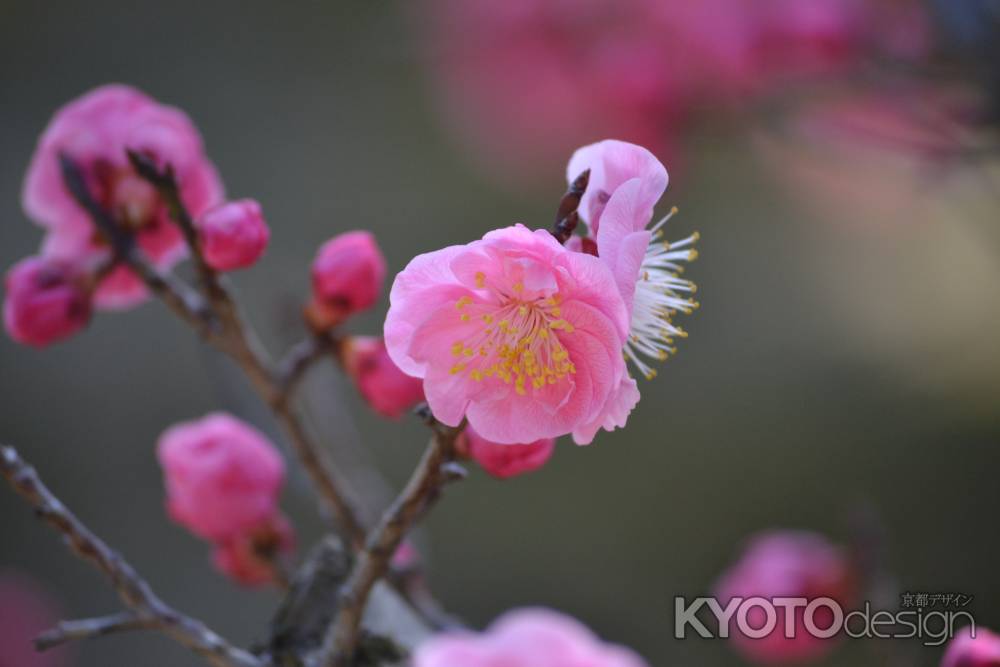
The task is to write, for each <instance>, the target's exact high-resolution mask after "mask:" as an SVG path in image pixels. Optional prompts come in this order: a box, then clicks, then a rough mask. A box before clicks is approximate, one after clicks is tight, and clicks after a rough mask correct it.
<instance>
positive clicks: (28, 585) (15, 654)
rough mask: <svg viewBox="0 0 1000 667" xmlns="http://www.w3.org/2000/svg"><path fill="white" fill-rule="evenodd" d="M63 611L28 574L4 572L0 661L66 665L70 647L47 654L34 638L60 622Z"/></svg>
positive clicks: (21, 666) (30, 666) (17, 666)
mask: <svg viewBox="0 0 1000 667" xmlns="http://www.w3.org/2000/svg"><path fill="white" fill-rule="evenodd" d="M61 616H62V612H61V611H60V609H59V605H58V604H57V603H56V601H55V600H54V599H53V598H52V596H51V594H49V593H48V592H47V591H45V590H43V589H42V588H40V587H39V585H38V583H36V582H35V581H34V580H33V579H31V578H29V577H27V576H26V575H23V574H20V573H15V572H11V571H7V572H0V664H3V665H9V666H10V667H62V666H63V665H67V664H69V660H68V651H67V649H66V647H57V648H54V649H51V650H47V651H45V652H44V653H42V652H39V651H37V650H36V649H35V647H34V645H33V644H32V640H33V639H35V637H37V636H38V635H40V634H41V633H42V632H44V631H45V630H49V629H51V628H52V627H53V626H55V625H56V624H57V623H58V622H59V619H60V617H61Z"/></svg>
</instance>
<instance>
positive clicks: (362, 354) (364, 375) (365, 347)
mask: <svg viewBox="0 0 1000 667" xmlns="http://www.w3.org/2000/svg"><path fill="white" fill-rule="evenodd" d="M344 367H345V368H346V369H347V372H348V374H349V375H350V376H351V378H352V379H353V380H354V384H355V385H356V386H357V388H358V391H359V392H360V393H361V396H363V397H364V399H365V401H367V402H368V404H369V405H370V406H371V407H372V409H373V410H375V412H377V413H379V414H380V415H383V416H385V417H389V418H391V419H398V418H399V417H400V416H401V415H402V414H403V413H404V412H406V411H407V410H409V409H410V408H412V407H413V406H414V405H416V404H417V403H419V402H420V401H422V400H424V387H423V382H422V381H421V380H420V379H419V378H415V377H411V376H409V375H407V374H406V373H404V372H403V371H401V370H399V367H398V366H396V364H395V362H393V360H392V359H391V358H390V357H389V353H388V351H387V350H386V348H385V341H384V340H382V339H381V338H376V337H374V336H355V337H353V338H350V339H349V340H348V341H347V343H346V344H345V346H344Z"/></svg>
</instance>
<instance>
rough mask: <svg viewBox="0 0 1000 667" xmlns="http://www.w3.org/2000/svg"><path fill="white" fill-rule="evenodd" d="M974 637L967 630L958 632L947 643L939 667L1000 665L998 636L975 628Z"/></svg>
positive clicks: (999, 636)
mask: <svg viewBox="0 0 1000 667" xmlns="http://www.w3.org/2000/svg"><path fill="white" fill-rule="evenodd" d="M975 631H976V636H975V637H973V636H972V631H971V630H970V629H969V628H965V629H964V630H960V631H958V633H956V636H955V638H954V639H952V640H951V641H950V642H948V648H947V649H946V650H945V652H944V657H943V658H942V659H941V667H994V666H995V665H1000V635H997V634H995V633H993V632H990V631H989V630H987V629H986V628H982V627H977V628H976V629H975Z"/></svg>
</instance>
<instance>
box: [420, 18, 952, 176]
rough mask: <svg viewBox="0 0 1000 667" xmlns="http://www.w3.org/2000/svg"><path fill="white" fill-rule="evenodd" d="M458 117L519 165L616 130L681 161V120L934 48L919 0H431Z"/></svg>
mask: <svg viewBox="0 0 1000 667" xmlns="http://www.w3.org/2000/svg"><path fill="white" fill-rule="evenodd" d="M418 6H419V7H420V12H419V13H420V18H419V19H418V23H419V25H420V27H421V29H422V31H423V32H424V35H425V37H426V40H425V41H426V44H427V50H428V51H429V61H430V63H431V65H432V72H433V75H434V78H435V80H436V83H437V85H438V88H439V90H440V92H441V96H442V100H443V106H444V108H445V110H446V112H447V113H448V117H449V120H450V121H451V123H449V125H451V124H454V125H455V126H456V127H458V128H459V129H460V131H461V133H462V134H463V135H464V137H465V138H466V139H468V140H469V141H470V142H471V144H472V145H474V146H475V147H476V149H478V151H479V152H480V153H482V155H483V157H484V158H485V160H484V161H486V162H487V163H494V162H496V163H498V164H499V165H500V166H502V167H504V168H511V169H513V170H514V173H515V175H516V174H524V173H525V172H532V173H533V172H534V171H535V169H536V168H538V167H543V166H549V165H551V164H553V163H554V162H555V161H557V160H558V159H559V157H560V156H562V155H563V154H565V153H566V151H568V150H569V149H570V148H571V147H572V146H574V145H578V144H580V143H584V142H586V141H588V140H593V139H594V138H596V137H598V136H601V135H608V134H611V135H615V136H620V137H622V138H623V139H627V140H630V141H634V142H636V143H640V144H642V145H644V146H647V147H649V148H650V149H651V150H652V151H653V152H654V153H656V154H657V155H659V156H661V157H664V156H666V157H669V158H671V160H672V161H673V162H674V163H675V164H676V160H674V157H675V156H674V155H673V152H674V151H673V149H674V146H675V144H676V142H677V140H678V137H679V134H680V133H681V132H682V131H685V130H686V129H688V128H690V127H691V125H692V123H693V122H694V121H697V120H699V119H700V118H702V117H704V116H705V115H706V114H714V113H716V112H717V111H721V110H729V111H732V110H736V109H739V108H741V107H745V106H746V105H748V104H752V103H754V102H756V101H758V100H760V99H762V98H763V97H765V96H767V95H770V94H774V93H777V92H783V91H784V90H786V89H787V87H788V85H789V84H792V83H797V82H798V83H801V82H808V81H814V80H817V79H820V80H823V79H828V78H831V77H837V76H846V75H849V74H852V73H854V72H856V71H858V69H859V68H861V67H862V66H863V65H865V64H867V63H870V62H872V61H874V60H882V61H902V62H913V61H917V60H920V59H922V58H924V57H926V55H927V54H928V52H929V51H930V49H931V41H932V40H931V26H930V21H929V17H928V15H927V14H926V12H925V11H924V7H923V4H922V3H921V2H920V1H919V0H814V1H810V2H799V1H797V0H702V1H700V2H685V1H683V0H582V1H575V0H557V1H551V2H550V1H544V0H514V1H512V2H492V1H491V0H424V1H423V2H420V3H418Z"/></svg>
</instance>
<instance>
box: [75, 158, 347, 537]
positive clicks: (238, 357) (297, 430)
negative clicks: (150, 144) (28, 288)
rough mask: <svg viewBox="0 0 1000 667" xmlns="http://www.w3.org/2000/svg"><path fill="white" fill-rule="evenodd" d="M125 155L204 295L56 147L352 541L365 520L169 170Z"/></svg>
mask: <svg viewBox="0 0 1000 667" xmlns="http://www.w3.org/2000/svg"><path fill="white" fill-rule="evenodd" d="M129 158H130V160H132V162H133V165H134V167H135V168H136V170H137V172H138V173H139V175H140V176H141V177H143V178H144V179H146V180H148V181H149V182H150V183H151V184H152V185H153V186H155V187H156V188H157V190H158V191H159V192H160V194H161V196H162V197H163V198H164V199H165V200H166V202H167V207H168V209H169V210H170V214H171V217H172V218H173V219H174V220H175V221H176V222H177V224H178V225H179V226H180V228H181V231H182V232H183V233H184V237H185V240H186V241H187V243H188V248H189V250H190V251H191V255H192V256H193V257H194V261H195V263H196V265H197V266H198V269H199V274H200V276H201V278H202V284H203V288H204V290H205V297H206V298H207V299H208V301H206V300H205V298H202V296H201V295H199V294H197V293H196V292H194V291H193V290H192V289H191V288H189V287H187V286H186V285H184V284H183V283H181V282H180V281H177V280H176V279H175V278H173V277H172V276H163V275H160V274H159V273H158V272H156V271H155V270H154V269H152V267H151V266H150V265H149V263H148V262H147V261H146V259H145V257H144V256H143V255H142V252H141V251H140V250H139V249H138V248H137V247H136V245H135V239H134V237H133V236H132V235H131V234H130V233H128V232H127V231H126V230H123V229H121V228H120V227H119V225H118V224H117V223H116V222H115V220H114V219H113V218H112V216H111V215H110V214H109V213H108V212H107V211H106V210H105V209H104V208H103V207H102V206H101V205H100V204H99V203H98V202H97V201H96V200H95V199H94V197H93V195H92V194H91V192H90V190H89V189H88V187H87V184H86V180H85V179H84V177H83V172H82V171H81V170H80V168H79V166H78V165H77V164H76V163H75V162H73V160H72V159H71V158H70V157H69V156H67V155H60V164H61V167H62V174H63V181H64V183H65V185H66V188H67V190H69V192H70V194H71V195H72V196H73V198H74V199H75V200H76V201H77V203H79V204H80V206H82V207H83V209H84V210H85V211H87V213H88V214H89V215H90V217H91V218H92V220H93V221H94V224H95V225H96V226H97V228H98V229H99V230H100V231H101V232H102V233H103V234H104V235H105V237H106V238H107V240H108V242H109V243H110V244H111V247H112V249H113V251H114V254H115V258H116V259H118V260H119V261H122V262H124V263H126V264H127V265H128V266H129V267H130V268H131V269H132V270H133V271H135V272H136V273H137V274H138V275H139V277H140V278H142V279H143V281H144V282H145V283H146V284H147V285H148V286H149V288H150V289H151V290H152V291H153V292H154V293H155V294H156V295H157V296H159V297H160V298H161V299H162V300H163V301H164V302H165V303H166V304H167V306H169V307H170V309H171V310H173V311H174V312H175V313H176V314H177V315H178V316H180V317H181V319H183V320H184V321H186V322H188V323H189V324H191V325H192V326H193V327H195V329H196V330H197V331H198V332H199V333H201V334H202V336H203V337H204V338H205V339H206V340H207V341H209V342H210V343H212V344H213V345H215V346H216V347H217V348H219V349H220V350H222V351H223V352H224V353H226V354H227V355H229V356H230V357H231V358H232V359H233V360H234V361H235V362H236V363H237V364H239V366H240V367H241V368H242V369H243V371H244V372H245V373H246V374H247V376H248V377H249V379H250V381H251V384H252V385H253V387H254V389H256V391H257V393H258V394H259V395H260V396H261V398H262V399H263V400H264V401H265V402H266V403H267V404H268V405H270V406H271V407H272V408H273V410H274V412H275V414H276V416H277V417H278V421H280V422H281V423H282V425H283V427H284V428H285V430H286V431H287V432H288V435H289V437H290V439H291V444H292V448H293V449H294V451H295V453H296V455H297V456H298V457H299V459H300V460H301V462H302V465H303V467H304V468H305V470H306V473H307V474H308V475H309V477H310V478H311V479H312V482H313V484H314V486H315V487H316V489H317V491H318V493H319V497H320V502H321V504H322V505H323V506H324V507H328V508H329V509H330V510H331V511H332V512H333V514H334V516H335V517H336V518H337V520H338V523H339V525H340V527H341V529H342V530H343V531H344V532H345V533H346V535H347V536H348V538H349V539H350V541H351V542H352V543H354V544H356V545H359V546H360V544H361V542H362V541H363V540H364V528H363V526H362V525H361V522H360V520H359V519H358V514H357V511H356V510H355V508H354V505H353V502H352V501H351V500H350V499H349V498H347V496H346V495H345V494H344V493H343V492H342V491H341V487H342V485H341V484H339V483H338V480H337V479H336V476H335V475H334V473H333V472H332V470H331V467H330V465H329V463H328V462H327V461H326V460H325V459H324V457H323V455H322V453H321V451H322V450H321V449H320V448H319V446H318V445H316V443H314V442H313V441H312V439H311V438H310V437H309V435H308V433H307V432H306V431H305V427H304V426H303V425H302V423H301V420H300V419H299V417H298V415H297V414H296V413H295V411H294V410H293V409H292V407H291V406H290V405H289V401H288V392H287V391H285V388H284V385H283V383H282V382H281V381H280V380H279V379H278V378H277V376H276V374H275V372H274V371H273V370H272V369H271V362H270V360H269V359H268V356H267V353H266V351H265V350H264V347H263V346H262V345H261V344H260V342H259V340H258V339H257V335H256V333H255V332H254V330H253V329H251V328H250V327H249V326H247V325H246V324H245V323H244V321H243V318H242V316H241V314H240V312H239V309H238V307H237V306H236V303H235V302H234V300H233V299H232V297H231V296H230V294H229V291H228V290H227V289H226V287H225V285H224V284H223V283H222V282H221V280H220V279H219V276H218V275H217V274H216V273H215V271H214V270H212V269H211V267H208V266H207V264H205V262H204V257H203V256H202V254H201V250H200V247H199V244H198V239H197V232H196V230H195V228H194V223H193V221H192V219H191V216H190V215H189V214H188V212H187V209H186V208H185V206H184V203H183V201H182V200H181V198H180V191H179V189H178V187H177V184H176V181H175V179H174V174H173V170H172V169H171V168H170V167H167V168H166V169H165V170H163V171H159V170H158V168H157V167H156V165H155V164H153V163H152V162H151V161H149V160H148V159H147V158H145V157H144V156H142V155H141V154H138V153H134V152H131V153H130V154H129Z"/></svg>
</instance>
